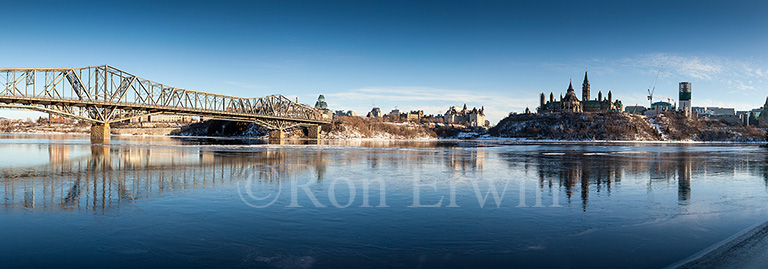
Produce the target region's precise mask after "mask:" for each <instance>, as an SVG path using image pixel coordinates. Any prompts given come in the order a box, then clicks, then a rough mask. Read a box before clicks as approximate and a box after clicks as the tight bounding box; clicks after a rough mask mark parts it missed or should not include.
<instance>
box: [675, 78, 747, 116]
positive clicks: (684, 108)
mask: <svg viewBox="0 0 768 269" xmlns="http://www.w3.org/2000/svg"><path fill="white" fill-rule="evenodd" d="M678 99H680V101H679V102H680V106H679V109H680V111H681V112H683V114H685V116H686V117H691V83H690V82H680V95H679V98H678ZM733 115H736V113H734V114H733Z"/></svg>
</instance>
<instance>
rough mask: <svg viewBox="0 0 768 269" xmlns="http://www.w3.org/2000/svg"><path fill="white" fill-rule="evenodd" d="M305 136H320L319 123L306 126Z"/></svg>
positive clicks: (313, 137) (312, 137) (310, 137)
mask: <svg viewBox="0 0 768 269" xmlns="http://www.w3.org/2000/svg"><path fill="white" fill-rule="evenodd" d="M307 138H309V139H318V138H320V125H310V126H308V127H307Z"/></svg>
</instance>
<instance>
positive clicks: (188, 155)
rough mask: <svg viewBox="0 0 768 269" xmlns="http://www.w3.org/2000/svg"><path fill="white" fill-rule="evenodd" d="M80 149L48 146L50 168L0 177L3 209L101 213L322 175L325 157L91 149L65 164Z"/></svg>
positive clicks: (14, 171) (13, 171) (274, 151)
mask: <svg viewBox="0 0 768 269" xmlns="http://www.w3.org/2000/svg"><path fill="white" fill-rule="evenodd" d="M79 147H82V146H81V145H56V144H51V145H49V148H48V152H49V163H48V164H47V165H43V166H38V167H31V168H12V169H4V170H2V171H0V184H1V185H2V188H3V189H2V197H3V198H4V199H3V202H2V203H3V206H4V207H5V208H13V207H26V208H52V209H84V210H90V211H103V210H106V209H110V208H119V207H120V205H121V204H122V203H124V202H130V201H133V200H136V199H142V198H149V197H153V196H161V195H164V194H166V193H171V192H174V191H177V190H187V189H195V188H201V187H214V186H217V185H222V184H232V183H234V182H236V181H239V180H244V179H247V178H248V177H251V176H252V177H253V179H255V180H258V182H262V183H270V182H274V181H277V180H279V179H280V178H285V177H288V176H290V175H295V174H297V173H303V172H306V171H308V170H314V172H315V173H316V174H317V175H322V174H323V170H324V169H325V168H324V167H325V166H324V163H325V161H324V158H325V154H324V153H323V152H321V151H316V152H315V154H312V155H307V154H306V152H302V153H301V154H300V153H298V152H291V151H285V150H281V149H265V150H262V151H253V152H228V151H206V150H198V149H197V148H195V149H192V150H190V149H185V150H179V149H175V148H167V147H165V148H152V147H145V148H137V147H134V148H129V147H116V146H111V147H110V146H108V145H107V146H104V145H100V146H90V154H87V155H85V156H84V157H80V158H77V157H75V158H70V156H69V154H70V151H71V149H72V148H79Z"/></svg>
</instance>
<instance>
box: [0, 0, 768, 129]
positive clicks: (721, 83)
mask: <svg viewBox="0 0 768 269" xmlns="http://www.w3.org/2000/svg"><path fill="white" fill-rule="evenodd" d="M158 2H159V1H158ZM2 11H3V12H2V13H3V16H0V28H1V29H2V30H3V31H2V32H3V38H2V40H3V41H4V42H1V43H0V67H80V66H89V65H100V64H109V65H112V66H115V67H117V68H120V69H123V70H125V71H128V72H131V73H133V74H135V75H138V76H141V77H144V78H147V79H151V80H155V81H158V82H161V83H164V84H168V85H172V86H175V87H181V88H188V89H195V90H202V91H209V92H216V93H223V94H231V95H238V96H244V97H257V96H264V95H268V94H275V93H280V94H283V95H286V96H289V97H292V98H293V97H299V101H300V102H302V103H308V104H314V101H315V100H316V98H317V95H318V94H325V96H326V97H327V98H326V99H327V101H328V104H329V107H330V108H331V109H344V110H348V109H352V110H356V111H358V112H359V113H360V114H365V113H366V112H367V111H369V110H370V109H371V106H372V104H375V105H376V106H379V107H381V108H382V110H384V111H389V110H391V109H393V108H394V107H398V108H400V109H401V110H409V109H424V110H425V112H426V113H435V114H436V113H443V112H445V110H447V109H448V107H449V106H450V105H457V106H460V105H462V104H464V103H467V105H469V106H470V107H472V106H478V107H479V106H485V108H486V112H487V116H488V118H489V119H490V120H491V121H492V122H493V123H496V122H497V121H498V120H500V119H501V118H503V117H504V116H505V115H506V114H507V113H509V112H511V111H516V112H521V111H523V110H524V109H525V107H530V108H531V109H534V108H535V107H536V106H537V105H538V94H539V92H542V91H546V92H555V95H558V94H559V93H564V92H565V89H566V88H567V86H568V81H569V80H570V79H573V81H574V84H575V85H576V87H577V88H580V85H581V81H582V79H583V75H584V71H585V69H587V68H588V70H589V71H590V82H591V84H592V92H593V96H594V95H596V94H597V91H600V90H602V91H603V92H604V94H605V93H606V92H607V91H608V90H611V91H613V96H614V97H616V98H618V99H620V100H622V101H623V102H624V104H625V105H634V104H635V103H638V104H645V103H647V100H646V97H645V96H646V89H648V88H649V87H650V86H651V84H653V81H654V79H655V78H656V73H657V71H658V68H659V65H662V64H663V65H664V70H663V73H662V76H661V78H660V80H659V83H658V86H657V89H656V95H659V96H669V97H673V98H675V97H676V96H677V83H678V82H680V81H690V82H692V83H693V100H692V102H693V105H694V106H725V107H735V108H737V109H740V110H746V109H751V108H755V107H758V106H760V105H762V103H763V102H764V100H765V98H766V95H768V91H766V89H768V87H766V86H768V61H766V60H768V55H766V54H767V53H766V48H768V16H766V15H765V14H768V4H766V3H764V2H762V1H210V2H208V1H175V2H173V1H163V2H160V3H154V2H153V1H121V2H114V3H108V2H90V1H56V2H48V1H15V2H9V3H3V5H2ZM579 96H580V95H579ZM28 115H36V114H32V113H29V112H24V113H22V112H10V111H4V110H3V111H0V116H2V117H27V116H28ZM33 117H34V116H33Z"/></svg>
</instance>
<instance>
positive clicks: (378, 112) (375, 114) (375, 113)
mask: <svg viewBox="0 0 768 269" xmlns="http://www.w3.org/2000/svg"><path fill="white" fill-rule="evenodd" d="M381 116H382V114H381V108H378V107H373V109H371V112H368V115H366V117H369V118H370V117H381Z"/></svg>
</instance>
